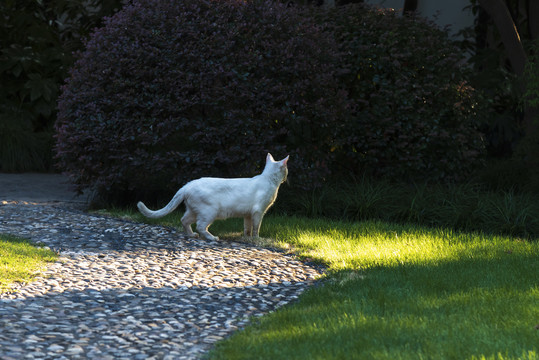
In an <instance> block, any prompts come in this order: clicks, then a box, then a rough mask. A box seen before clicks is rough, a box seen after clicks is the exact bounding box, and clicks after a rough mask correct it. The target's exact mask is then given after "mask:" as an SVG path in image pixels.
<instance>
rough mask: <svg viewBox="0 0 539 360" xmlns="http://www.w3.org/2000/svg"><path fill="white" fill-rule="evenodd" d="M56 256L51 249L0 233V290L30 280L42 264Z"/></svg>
mask: <svg viewBox="0 0 539 360" xmlns="http://www.w3.org/2000/svg"><path fill="white" fill-rule="evenodd" d="M56 258H57V255H56V254H55V253H54V252H53V251H51V250H48V249H45V248H40V247H36V246H34V245H32V244H31V243H30V242H29V241H27V240H24V239H20V238H17V237H14V236H10V235H1V234H0V292H5V291H7V290H8V289H9V287H10V284H13V283H15V282H28V281H31V280H32V279H33V278H34V277H35V275H36V273H37V272H38V271H39V269H40V268H41V267H42V266H44V265H45V264H46V263H47V262H52V261H55V260H56Z"/></svg>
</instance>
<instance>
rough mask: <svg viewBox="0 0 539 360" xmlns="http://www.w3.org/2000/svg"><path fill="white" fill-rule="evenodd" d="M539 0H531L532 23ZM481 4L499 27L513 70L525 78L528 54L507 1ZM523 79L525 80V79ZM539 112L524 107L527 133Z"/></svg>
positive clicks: (522, 86) (482, 2) (529, 19)
mask: <svg viewBox="0 0 539 360" xmlns="http://www.w3.org/2000/svg"><path fill="white" fill-rule="evenodd" d="M538 2H539V1H536V0H532V1H530V5H529V14H528V21H530V25H532V24H531V22H532V21H534V20H535V21H537V18H534V19H531V18H532V17H535V15H539V13H538V11H539V4H537V3H538ZM479 4H480V5H481V7H483V9H485V11H486V12H487V13H488V14H489V16H490V17H491V19H492V21H493V22H494V25H495V26H496V28H497V29H498V32H499V33H500V37H501V39H502V42H503V46H504V47H505V50H506V52H507V56H508V58H509V61H510V63H511V67H512V68H513V72H514V73H515V74H516V75H517V76H519V77H520V78H521V79H523V77H522V75H523V74H524V67H525V66H526V62H527V61H528V57H527V55H526V52H525V51H524V47H523V46H522V42H521V41H520V35H519V33H518V31H517V28H516V26H515V23H514V22H513V18H512V17H511V14H510V13H509V9H508V8H507V6H506V4H505V2H504V1H503V0H479ZM532 26H534V29H535V27H537V26H538V25H537V24H535V23H534V24H533V25H532ZM531 29H532V28H531V27H530V30H531ZM534 31H535V30H534ZM523 80H524V81H525V79H523ZM520 90H521V92H522V93H524V91H525V85H524V83H523V82H520ZM538 114H539V109H536V108H533V107H531V106H528V107H526V108H525V109H524V119H523V121H524V129H525V131H526V134H530V133H531V132H532V131H533V130H534V129H535V128H536V127H537V125H536V123H535V122H536V120H535V119H536V118H537V116H538Z"/></svg>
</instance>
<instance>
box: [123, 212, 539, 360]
mask: <svg viewBox="0 0 539 360" xmlns="http://www.w3.org/2000/svg"><path fill="white" fill-rule="evenodd" d="M116 215H117V216H126V214H120V213H117V214H116ZM128 216H130V217H131V218H133V216H134V219H135V220H141V221H147V220H144V219H143V218H142V217H140V216H139V215H133V214H132V213H131V214H128ZM179 219H180V215H177V214H176V215H170V216H169V217H167V218H165V219H164V220H162V221H160V223H162V224H165V225H169V226H180V223H179ZM153 222H155V221H153ZM241 229H242V221H241V220H240V219H232V220H228V221H221V222H216V223H215V224H214V225H213V226H212V228H211V231H212V232H213V233H214V234H215V235H217V236H219V237H221V238H222V239H223V240H222V241H226V240H227V239H228V240H230V239H231V240H235V241H241V240H242V238H241V233H240V232H239V231H240V230H241ZM261 234H262V236H264V237H265V241H266V244H271V245H273V246H276V247H280V248H288V249H289V250H288V251H291V252H293V253H295V254H297V255H298V256H300V257H303V258H308V259H310V260H313V261H318V262H320V263H323V264H325V265H326V266H327V267H328V275H327V277H326V278H325V279H324V280H323V281H322V282H321V286H316V287H314V288H312V289H310V290H308V291H307V292H306V293H305V294H304V295H302V296H301V298H300V300H299V301H298V302H296V303H294V304H291V305H288V306H285V307H283V308H281V309H279V310H277V311H275V312H273V313H270V314H268V315H267V316H264V317H262V318H260V319H256V320H253V321H252V323H251V324H250V325H249V326H247V327H246V328H245V329H243V330H241V331H239V332H237V333H236V334H234V335H233V336H231V337H230V338H228V339H226V340H224V341H222V342H221V343H219V344H218V345H217V346H216V347H215V349H214V350H213V351H212V352H211V353H210V354H209V356H208V357H209V358H210V359H496V360H499V359H537V358H539V350H538V347H539V242H537V241H527V240H522V239H519V238H515V237H509V236H498V235H487V234H484V233H478V232H458V231H455V230H448V229H445V228H432V227H425V226H419V225H411V224H399V225H397V224H393V223H389V222H383V221H362V222H345V221H331V220H326V219H309V218H303V217H294V216H278V215H271V216H267V217H266V218H265V219H264V222H263V224H262V229H261Z"/></svg>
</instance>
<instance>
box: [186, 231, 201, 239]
mask: <svg viewBox="0 0 539 360" xmlns="http://www.w3.org/2000/svg"><path fill="white" fill-rule="evenodd" d="M187 236H189V237H193V238H198V233H196V232H194V233H192V234H187Z"/></svg>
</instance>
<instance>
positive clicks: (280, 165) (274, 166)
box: [264, 153, 289, 183]
mask: <svg viewBox="0 0 539 360" xmlns="http://www.w3.org/2000/svg"><path fill="white" fill-rule="evenodd" d="M288 157H289V156H288V155H287V156H286V157H285V158H284V159H282V160H280V161H275V160H274V159H273V156H271V154H270V153H268V155H267V156H266V167H265V169H264V172H266V171H268V172H270V173H271V174H272V175H274V176H275V177H276V178H278V179H279V181H280V182H281V183H283V182H285V181H286V178H287V176H288V167H287V163H288Z"/></svg>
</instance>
